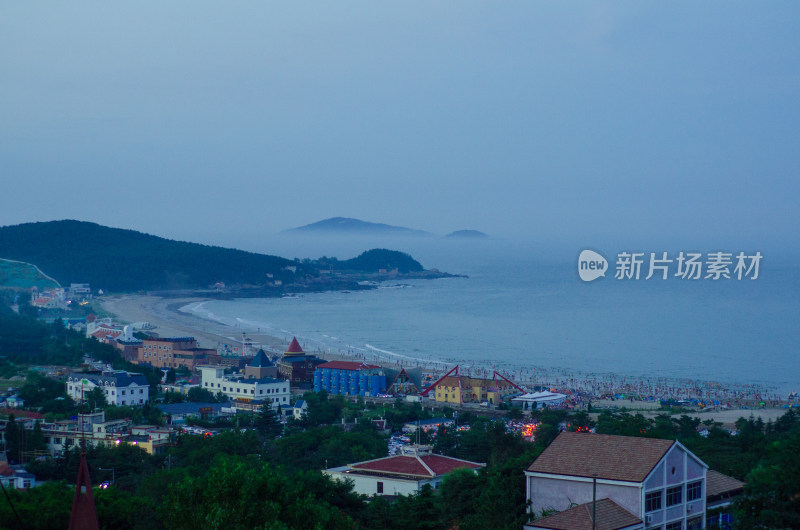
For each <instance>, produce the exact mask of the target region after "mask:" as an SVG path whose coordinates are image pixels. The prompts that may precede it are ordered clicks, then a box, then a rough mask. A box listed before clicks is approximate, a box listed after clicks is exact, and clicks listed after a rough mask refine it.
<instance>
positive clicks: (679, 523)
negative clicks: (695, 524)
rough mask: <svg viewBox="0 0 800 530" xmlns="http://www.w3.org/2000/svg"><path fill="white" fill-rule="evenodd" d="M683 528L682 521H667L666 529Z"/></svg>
mask: <svg viewBox="0 0 800 530" xmlns="http://www.w3.org/2000/svg"><path fill="white" fill-rule="evenodd" d="M682 529H683V521H675V522H674V523H669V524H668V525H667V530H682Z"/></svg>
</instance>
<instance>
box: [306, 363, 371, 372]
mask: <svg viewBox="0 0 800 530" xmlns="http://www.w3.org/2000/svg"><path fill="white" fill-rule="evenodd" d="M317 368H318V369H325V368H327V369H330V370H354V371H358V370H370V369H373V368H380V366H376V365H374V364H367V363H363V362H361V363H359V362H353V361H328V362H327V363H323V364H320V365H319V366H317Z"/></svg>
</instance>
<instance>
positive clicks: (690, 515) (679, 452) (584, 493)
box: [525, 432, 708, 530]
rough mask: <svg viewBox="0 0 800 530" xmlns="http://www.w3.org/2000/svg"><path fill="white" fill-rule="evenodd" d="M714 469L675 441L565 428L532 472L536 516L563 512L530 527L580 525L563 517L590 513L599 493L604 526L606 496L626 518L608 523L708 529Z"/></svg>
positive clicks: (615, 516) (615, 515) (613, 512)
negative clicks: (709, 479) (710, 481)
mask: <svg viewBox="0 0 800 530" xmlns="http://www.w3.org/2000/svg"><path fill="white" fill-rule="evenodd" d="M707 470H708V466H707V465H706V464H705V463H704V462H703V461H702V460H700V459H699V458H697V457H696V456H695V455H694V454H692V452H691V451H689V450H688V449H686V447H684V446H683V445H682V444H681V443H680V442H678V441H676V440H661V439H655V438H635V437H629V436H612V435H606V434H593V433H568V432H567V433H561V434H559V435H558V437H557V438H556V439H555V440H554V441H553V442H552V443H551V444H550V446H549V447H548V448H547V449H545V450H544V451H543V452H542V454H541V455H539V457H538V458H537V459H536V460H535V461H534V462H533V463H532V464H531V465H530V467H528V469H527V471H526V472H525V476H526V479H525V481H526V494H527V498H528V500H529V501H530V511H531V513H532V515H534V516H540V515H541V514H542V512H543V511H544V512H545V513H547V512H550V511H557V512H561V513H558V514H554V515H551V516H549V517H542V518H540V519H536V520H534V521H532V522H530V523H529V524H528V525H527V526H526V528H527V529H530V530H535V529H558V528H570V530H580V528H582V527H583V526H582V525H578V523H577V522H576V521H577V520H571V521H572V522H570V523H568V524H569V526H566V527H564V526H559V525H560V524H561V523H559V521H558V520H559V519H565V518H566V517H568V516H577V515H580V514H584V515H585V514H587V513H589V512H591V510H592V502H593V501H594V500H596V501H598V504H597V506H596V507H595V512H596V513H597V518H598V521H597V523H598V527H600V526H601V525H600V523H601V520H600V517H601V515H600V513H601V512H600V511H598V508H599V507H600V506H601V503H600V501H602V512H603V513H604V514H606V513H607V515H606V517H609V518H610V519H609V521H612V522H613V521H619V523H614V524H606V523H607V522H608V521H606V522H603V525H602V526H603V527H606V528H614V529H615V530H617V529H618V530H622V529H625V530H634V529H644V528H647V529H650V528H659V529H661V530H693V529H699V528H705V515H706V473H707ZM606 499H607V500H608V501H611V502H606V501H605V500H606ZM626 514H627V515H626ZM588 521H589V523H588V524H589V526H588V528H592V526H591V522H592V520H591V517H590V518H589V519H588ZM565 524H566V523H565Z"/></svg>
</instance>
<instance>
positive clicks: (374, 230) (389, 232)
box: [281, 217, 433, 237]
mask: <svg viewBox="0 0 800 530" xmlns="http://www.w3.org/2000/svg"><path fill="white" fill-rule="evenodd" d="M281 233H282V234H290V235H296V234H327V235H331V234H338V235H349V236H352V235H380V236H404V237H431V236H432V235H433V234H431V233H430V232H426V231H425V230H415V229H413V228H406V227H404V226H392V225H387V224H384V223H371V222H369V221H362V220H361V219H353V218H351V217H331V218H330V219H323V220H322V221H317V222H316V223H311V224H308V225H304V226H299V227H297V228H290V229H289V230H284V231H283V232H281Z"/></svg>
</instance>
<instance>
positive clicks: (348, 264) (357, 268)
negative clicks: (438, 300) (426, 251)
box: [311, 248, 425, 274]
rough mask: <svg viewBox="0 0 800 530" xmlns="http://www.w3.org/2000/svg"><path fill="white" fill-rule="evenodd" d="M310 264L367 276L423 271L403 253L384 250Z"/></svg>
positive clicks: (373, 250) (374, 250)
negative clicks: (366, 274)
mask: <svg viewBox="0 0 800 530" xmlns="http://www.w3.org/2000/svg"><path fill="white" fill-rule="evenodd" d="M311 263H312V264H314V265H315V266H318V267H319V268H321V269H330V270H333V271H342V272H348V271H349V272H364V273H368V274H369V273H376V272H378V271H380V270H385V271H392V270H397V272H399V273H402V274H407V273H414V272H422V271H423V270H425V269H423V267H422V264H420V262H418V261H417V260H415V259H414V258H412V257H411V256H410V255H408V254H406V253H405V252H399V251H397V250H387V249H385V248H374V249H372V250H367V251H366V252H362V253H361V254H359V255H358V256H356V257H355V258H352V259H346V260H338V259H336V258H327V257H322V258H320V259H318V260H315V261H312V262H311Z"/></svg>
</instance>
